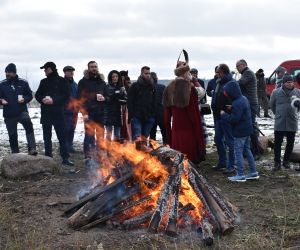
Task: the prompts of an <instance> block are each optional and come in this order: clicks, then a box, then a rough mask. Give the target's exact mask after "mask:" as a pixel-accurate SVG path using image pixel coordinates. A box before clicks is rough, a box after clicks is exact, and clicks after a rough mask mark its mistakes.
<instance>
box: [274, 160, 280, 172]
mask: <svg viewBox="0 0 300 250" xmlns="http://www.w3.org/2000/svg"><path fill="white" fill-rule="evenodd" d="M280 169H281V163H280V162H275V163H274V168H273V170H274V171H277V170H280Z"/></svg>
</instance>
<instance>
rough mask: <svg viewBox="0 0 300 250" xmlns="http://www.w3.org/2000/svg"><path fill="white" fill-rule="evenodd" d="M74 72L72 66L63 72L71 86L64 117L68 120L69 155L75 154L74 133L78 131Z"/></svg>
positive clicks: (67, 139)
mask: <svg viewBox="0 0 300 250" xmlns="http://www.w3.org/2000/svg"><path fill="white" fill-rule="evenodd" d="M74 71H75V68H74V67H72V66H65V67H64V68H63V72H64V74H65V79H66V81H67V83H68V84H69V88H70V98H69V100H68V101H67V103H66V105H65V108H64V115H65V120H66V144H67V149H68V152H69V153H75V150H74V147H73V139H74V132H75V129H76V124H77V118H78V109H77V105H76V101H75V100H76V99H77V89H78V87H77V83H76V82H75V81H74V78H73V77H74Z"/></svg>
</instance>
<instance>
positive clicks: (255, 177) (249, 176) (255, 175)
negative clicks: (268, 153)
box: [246, 172, 259, 180]
mask: <svg viewBox="0 0 300 250" xmlns="http://www.w3.org/2000/svg"><path fill="white" fill-rule="evenodd" d="M258 179H259V175H258V173H257V172H255V173H249V174H247V175H246V180H258Z"/></svg>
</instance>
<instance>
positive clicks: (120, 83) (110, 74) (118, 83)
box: [107, 70, 122, 85]
mask: <svg viewBox="0 0 300 250" xmlns="http://www.w3.org/2000/svg"><path fill="white" fill-rule="evenodd" d="M114 73H115V74H117V75H118V82H117V85H122V77H121V74H120V72H119V71H117V70H112V71H110V72H109V73H108V76H107V81H108V83H109V84H112V74H114Z"/></svg>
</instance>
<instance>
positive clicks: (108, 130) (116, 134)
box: [105, 126, 121, 141]
mask: <svg viewBox="0 0 300 250" xmlns="http://www.w3.org/2000/svg"><path fill="white" fill-rule="evenodd" d="M105 128H106V140H108V141H111V140H112V139H111V135H112V131H113V130H114V140H115V141H117V140H120V131H121V127H119V126H105Z"/></svg>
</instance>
